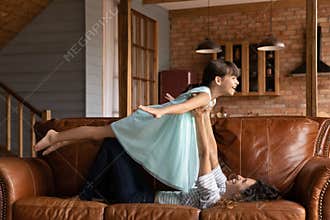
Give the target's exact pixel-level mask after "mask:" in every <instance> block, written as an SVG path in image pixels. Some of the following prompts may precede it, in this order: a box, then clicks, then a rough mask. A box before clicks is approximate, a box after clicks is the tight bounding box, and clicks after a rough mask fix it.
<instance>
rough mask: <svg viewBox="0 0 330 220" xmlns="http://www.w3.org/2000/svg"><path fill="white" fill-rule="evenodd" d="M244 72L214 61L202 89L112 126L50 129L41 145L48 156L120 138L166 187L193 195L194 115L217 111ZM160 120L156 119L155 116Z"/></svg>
mask: <svg viewBox="0 0 330 220" xmlns="http://www.w3.org/2000/svg"><path fill="white" fill-rule="evenodd" d="M238 76H239V70H238V68H237V67H236V66H235V64H233V63H231V62H223V61H220V60H213V61H210V62H209V63H208V65H207V66H206V68H205V70H204V73H203V80H202V84H201V86H199V87H196V88H193V89H191V90H188V91H187V92H185V93H183V94H181V95H180V96H178V97H177V98H176V99H174V100H172V101H170V102H167V103H165V104H163V105H154V106H150V107H146V106H139V109H138V110H137V111H135V112H134V113H133V114H132V115H130V116H128V117H126V118H124V119H121V120H119V121H116V122H114V123H112V124H111V126H104V127H90V126H82V127H78V128H73V129H70V130H67V131H63V132H56V131H54V130H50V131H48V132H47V134H46V136H45V137H44V138H42V139H41V140H40V141H39V142H38V143H37V144H36V145H35V149H36V151H40V150H42V149H45V148H47V149H46V150H45V151H44V152H43V155H45V154H48V153H50V152H52V151H54V150H56V149H58V148H59V147H62V146H64V145H66V144H68V143H70V142H72V141H74V140H80V139H97V140H98V139H103V138H105V137H116V138H117V139H118V140H119V142H120V143H121V145H122V146H123V147H124V149H125V150H126V152H127V154H128V155H129V156H130V157H131V158H133V159H134V160H135V161H137V162H138V163H140V164H141V165H142V166H143V167H144V168H145V169H146V170H147V171H148V172H150V173H151V174H152V175H153V176H154V177H156V178H157V179H158V180H160V181H161V182H163V183H165V184H166V185H169V186H171V187H173V188H175V189H178V190H182V191H188V190H189V189H190V188H191V187H192V186H193V185H194V183H195V181H196V179H197V177H198V170H199V158H198V149H197V139H196V129H195V122H194V117H193V116H192V114H191V112H190V111H192V110H194V109H196V108H199V107H202V106H205V107H210V106H211V107H213V106H214V105H215V102H216V98H217V97H219V96H221V95H233V94H234V92H235V88H236V87H237V85H238V84H239V83H238V81H237V77H238ZM153 116H154V117H155V118H154V117H153Z"/></svg>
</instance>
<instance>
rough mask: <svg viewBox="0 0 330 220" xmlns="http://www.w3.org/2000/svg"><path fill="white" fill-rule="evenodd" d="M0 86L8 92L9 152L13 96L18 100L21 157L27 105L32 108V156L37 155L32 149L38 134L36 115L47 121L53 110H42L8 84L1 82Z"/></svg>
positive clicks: (7, 125)
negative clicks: (24, 108) (24, 115)
mask: <svg viewBox="0 0 330 220" xmlns="http://www.w3.org/2000/svg"><path fill="white" fill-rule="evenodd" d="M0 87H1V88H2V89H3V90H4V91H5V92H6V94H5V96H6V132H7V135H6V150H7V151H8V152H12V148H11V139H12V134H11V126H12V123H11V111H12V104H11V102H12V98H14V99H16V100H17V102H18V109H17V110H18V111H17V113H18V131H17V132H18V148H19V154H18V155H19V157H23V156H24V149H23V148H24V143H23V120H24V118H23V107H24V106H25V107H26V108H27V109H29V110H30V137H31V143H30V148H31V156H32V157H36V154H35V151H34V150H33V149H32V148H33V146H34V145H35V143H36V136H35V133H34V129H33V127H34V124H35V122H36V117H39V118H40V119H41V120H43V121H46V120H50V119H51V111H50V110H44V111H40V110H38V109H37V108H35V107H33V106H32V105H31V104H30V103H28V102H26V100H24V99H23V98H22V97H21V96H20V95H18V94H17V93H16V92H14V91H13V90H12V89H10V88H9V87H8V86H6V85H5V84H4V83H2V82H0Z"/></svg>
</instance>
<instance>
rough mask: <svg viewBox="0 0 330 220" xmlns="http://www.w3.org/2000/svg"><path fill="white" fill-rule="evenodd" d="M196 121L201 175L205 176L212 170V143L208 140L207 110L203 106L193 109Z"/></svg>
mask: <svg viewBox="0 0 330 220" xmlns="http://www.w3.org/2000/svg"><path fill="white" fill-rule="evenodd" d="M193 114H194V116H195V122H196V136H197V144H198V155H199V176H203V175H205V174H208V173H210V172H211V170H212V167H211V161H210V149H209V146H210V143H209V140H208V135H207V130H206V123H205V120H204V114H206V113H205V111H204V110H203V109H201V108H199V109H196V110H194V111H193Z"/></svg>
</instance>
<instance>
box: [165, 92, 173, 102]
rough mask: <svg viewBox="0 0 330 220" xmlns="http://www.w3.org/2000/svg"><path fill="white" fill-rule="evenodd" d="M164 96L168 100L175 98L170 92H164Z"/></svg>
mask: <svg viewBox="0 0 330 220" xmlns="http://www.w3.org/2000/svg"><path fill="white" fill-rule="evenodd" d="M164 98H165V99H166V100H168V101H172V100H174V99H175V98H174V97H173V96H172V95H171V94H170V93H166V94H165V96H164Z"/></svg>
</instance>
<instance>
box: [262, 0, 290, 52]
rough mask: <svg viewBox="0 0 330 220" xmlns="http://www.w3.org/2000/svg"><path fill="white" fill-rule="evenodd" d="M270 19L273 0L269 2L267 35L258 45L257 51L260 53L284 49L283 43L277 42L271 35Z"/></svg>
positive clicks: (271, 17)
mask: <svg viewBox="0 0 330 220" xmlns="http://www.w3.org/2000/svg"><path fill="white" fill-rule="evenodd" d="M272 19H273V0H271V1H270V20H269V35H268V36H267V37H265V39H264V40H262V41H261V42H260V43H259V45H258V50H261V51H274V50H281V49H284V48H285V45H284V43H283V42H281V41H278V40H277V39H276V37H275V36H274V35H273V26H272Z"/></svg>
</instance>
